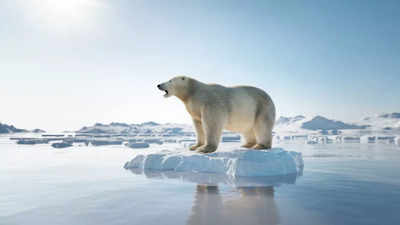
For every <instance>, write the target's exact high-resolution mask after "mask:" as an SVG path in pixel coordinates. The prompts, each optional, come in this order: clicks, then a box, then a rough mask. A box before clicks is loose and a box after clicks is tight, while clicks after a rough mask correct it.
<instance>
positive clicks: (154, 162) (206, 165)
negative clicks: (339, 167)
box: [124, 148, 304, 177]
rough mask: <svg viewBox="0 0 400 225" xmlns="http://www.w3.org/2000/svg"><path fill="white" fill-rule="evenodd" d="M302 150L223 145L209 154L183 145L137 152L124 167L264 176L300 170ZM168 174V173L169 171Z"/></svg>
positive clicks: (295, 172)
mask: <svg viewBox="0 0 400 225" xmlns="http://www.w3.org/2000/svg"><path fill="white" fill-rule="evenodd" d="M303 167H304V162H303V158H302V154H301V153H299V152H294V151H286V150H284V149H282V148H273V149H270V150H249V149H244V148H239V149H237V148H231V149H230V148H225V149H222V150H220V149H219V150H218V151H217V152H214V153H210V154H201V153H197V152H192V151H188V150H186V149H182V148H181V149H165V150H161V151H158V152H154V151H152V152H141V153H138V154H136V155H135V157H134V158H133V159H132V160H131V161H128V162H127V163H126V164H125V166H124V168H125V169H131V170H132V169H136V170H138V171H145V172H147V173H149V172H151V171H155V172H160V171H161V172H173V173H175V174H177V173H181V174H184V173H186V174H187V173H189V174H195V173H200V174H203V173H206V174H222V175H224V176H228V177H268V176H283V175H289V174H298V173H300V172H302V170H303ZM169 175H171V173H169Z"/></svg>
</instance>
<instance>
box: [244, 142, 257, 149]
mask: <svg viewBox="0 0 400 225" xmlns="http://www.w3.org/2000/svg"><path fill="white" fill-rule="evenodd" d="M255 145H256V143H246V144H244V145H242V146H241V147H242V148H252V147H253V146H255Z"/></svg>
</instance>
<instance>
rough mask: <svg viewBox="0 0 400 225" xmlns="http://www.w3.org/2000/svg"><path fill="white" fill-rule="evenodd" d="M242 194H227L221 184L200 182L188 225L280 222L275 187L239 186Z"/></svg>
mask: <svg viewBox="0 0 400 225" xmlns="http://www.w3.org/2000/svg"><path fill="white" fill-rule="evenodd" d="M237 191H238V192H239V193H240V194H239V196H235V197H226V198H223V196H222V195H221V194H220V191H219V188H218V186H210V185H197V188H196V194H195V198H194V202H193V207H192V213H191V215H190V217H189V219H188V222H187V224H188V225H202V224H238V225H239V224H240V225H243V224H248V225H253V224H254V225H256V224H260V225H261V224H268V225H269V224H279V212H278V208H277V206H276V203H275V199H274V187H273V186H271V187H239V188H237Z"/></svg>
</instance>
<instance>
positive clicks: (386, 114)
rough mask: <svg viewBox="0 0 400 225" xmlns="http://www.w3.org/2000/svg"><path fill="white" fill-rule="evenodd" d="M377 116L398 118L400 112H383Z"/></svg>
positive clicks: (399, 117)
mask: <svg viewBox="0 0 400 225" xmlns="http://www.w3.org/2000/svg"><path fill="white" fill-rule="evenodd" d="M378 117H380V118H385V119H388V118H391V119H400V113H397V112H394V113H385V114H382V115H379V116H378Z"/></svg>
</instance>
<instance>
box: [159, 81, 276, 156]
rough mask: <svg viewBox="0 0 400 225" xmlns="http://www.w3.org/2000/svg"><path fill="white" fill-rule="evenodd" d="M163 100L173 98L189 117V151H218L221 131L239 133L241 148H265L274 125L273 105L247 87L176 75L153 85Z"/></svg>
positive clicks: (267, 97)
mask: <svg viewBox="0 0 400 225" xmlns="http://www.w3.org/2000/svg"><path fill="white" fill-rule="evenodd" d="M157 87H158V89H160V90H162V91H164V92H165V95H164V97H170V96H176V97H178V98H179V99H180V100H182V101H183V103H184V104H185V106H186V109H187V111H188V112H189V114H190V115H191V116H192V120H193V123H194V127H195V128H196V133H197V143H196V144H195V145H194V146H192V147H191V148H190V150H197V151H198V152H202V153H209V152H214V151H216V150H217V148H218V144H219V142H220V138H221V134H222V130H223V129H226V130H230V131H233V132H239V133H241V134H242V135H243V136H244V138H245V139H246V143H245V144H244V145H243V146H242V147H246V148H254V149H269V148H271V145H272V129H273V126H274V122H275V105H274V103H273V102H272V99H271V98H270V96H269V95H268V94H267V93H265V92H264V91H263V90H261V89H258V88H255V87H250V86H235V87H224V86H222V85H218V84H205V83H202V82H200V81H197V80H195V79H193V78H190V77H186V76H177V77H174V78H172V79H171V80H169V81H167V82H164V83H161V84H159V85H157Z"/></svg>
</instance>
